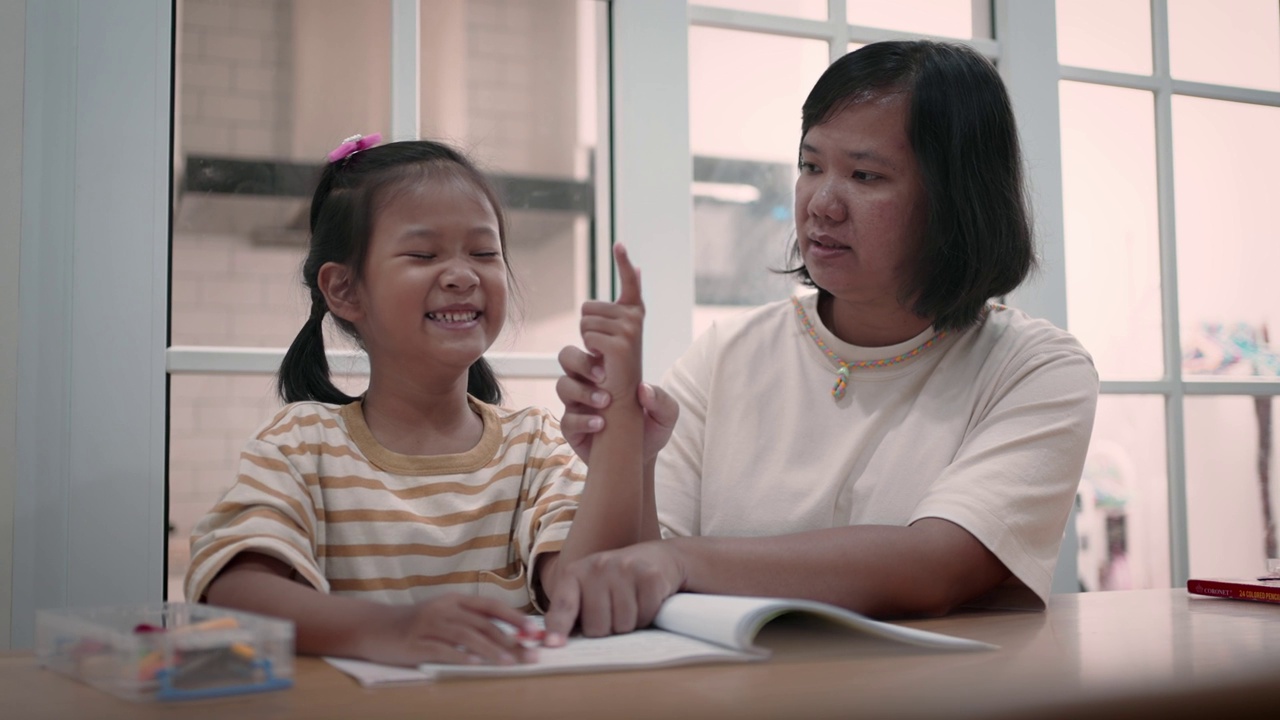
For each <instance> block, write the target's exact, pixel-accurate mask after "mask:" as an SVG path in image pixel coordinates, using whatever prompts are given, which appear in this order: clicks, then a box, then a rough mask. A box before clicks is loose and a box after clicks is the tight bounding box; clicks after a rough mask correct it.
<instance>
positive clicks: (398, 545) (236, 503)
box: [186, 136, 657, 665]
mask: <svg viewBox="0 0 1280 720" xmlns="http://www.w3.org/2000/svg"><path fill="white" fill-rule="evenodd" d="M376 142H377V137H376V136H371V137H369V138H362V137H360V136H356V137H353V138H349V139H348V140H347V141H344V142H343V144H342V145H341V146H339V148H338V149H337V150H335V151H334V152H333V153H330V155H329V161H330V162H329V164H328V165H327V166H326V167H325V169H324V172H323V174H322V175H321V178H320V182H319V185H318V187H317V188H316V191H315V195H314V197H313V198H312V202H311V242H310V251H309V254H308V256H307V259H306V262H305V264H304V266H303V280H304V282H305V284H306V286H307V288H308V290H309V291H310V296H311V314H310V318H309V319H308V320H307V322H306V324H305V325H304V326H303V328H302V330H301V332H299V333H298V337H297V338H296V339H295V340H294V342H293V344H292V346H291V347H290V348H289V351H288V353H287V354H286V356H285V359H284V362H283V363H282V364H281V366H280V372H279V377H278V389H279V392H280V395H281V397H282V398H283V399H284V400H285V401H286V402H288V403H290V404H289V405H287V406H286V407H285V408H284V409H282V410H281V411H280V412H279V413H278V414H277V415H276V416H275V417H274V418H272V419H271V421H269V422H268V423H266V424H265V425H264V426H263V427H262V428H261V429H260V430H259V431H258V432H257V433H256V434H255V435H254V436H253V438H252V439H251V440H250V441H249V442H248V444H247V445H246V447H245V449H244V451H243V453H242V455H241V460H240V470H239V477H238V479H237V481H236V483H235V485H234V486H233V487H232V488H231V489H230V490H229V491H228V492H227V494H226V495H225V496H224V498H223V499H222V501H221V502H219V503H218V505H217V506H215V507H214V508H213V509H212V510H211V511H210V512H209V514H208V515H206V516H205V517H204V518H203V519H202V520H201V521H200V523H199V524H198V525H197V526H196V529H195V531H194V533H193V536H192V539H191V552H192V561H191V568H190V570H189V571H188V573H187V578H186V592H187V597H189V598H193V599H199V600H207V601H208V602H210V603H213V604H217V605H224V606H227V607H234V608H240V609H243V610H250V611H256V612H260V613H264V614H268V615H274V616H278V617H283V618H286V619H289V620H292V621H294V623H295V625H296V632H297V635H296V639H297V649H298V652H300V653H307V654H322V655H340V656H347V657H355V658H363V659H367V660H372V661H376V662H384V663H393V664H404V665H415V664H418V663H423V662H488V663H503V664H506V663H514V662H518V661H526V662H527V661H531V660H533V659H534V656H533V652H532V651H531V650H526V649H524V648H523V647H521V645H520V644H519V643H518V642H517V638H515V637H512V636H511V635H510V634H508V633H505V632H503V631H502V630H501V629H500V625H499V624H495V622H494V621H503V622H505V623H509V624H510V625H513V626H515V627H517V628H523V627H524V624H525V623H526V622H527V618H526V615H525V612H527V611H528V610H530V609H532V608H535V607H536V608H545V607H546V605H547V603H548V597H549V595H551V594H552V593H553V592H554V591H555V589H556V587H557V578H558V577H560V576H561V574H562V573H563V571H564V567H565V566H566V565H568V564H570V563H572V562H573V561H574V560H576V559H579V558H582V557H585V556H586V555H589V554H591V553H593V552H598V551H601V550H606V549H610V548H616V547H621V546H624V545H628V544H631V543H634V542H637V541H639V540H642V539H645V538H648V537H657V520H656V516H655V515H654V510H653V508H654V504H653V498H652V485H651V483H650V484H648V485H646V483H645V481H644V474H643V468H642V465H641V448H640V441H641V427H642V424H643V416H642V415H641V412H640V409H639V403H638V401H637V399H636V398H637V386H638V384H639V380H640V335H641V328H642V325H643V314H644V311H643V306H642V305H641V302H640V287H639V276H638V272H637V271H636V270H635V269H634V268H633V267H632V266H631V264H630V262H629V261H628V259H627V255H626V253H625V251H623V250H622V249H621V246H619V247H618V249H617V250H616V251H615V252H616V256H617V260H618V266H619V275H620V279H621V281H622V288H623V291H622V293H621V294H620V296H619V298H618V302H616V303H604V302H599V303H589V304H588V305H587V306H585V307H584V316H583V327H582V329H583V332H584V335H585V336H587V337H589V338H590V340H588V342H590V343H592V347H591V349H592V350H593V351H594V352H596V353H598V354H599V355H600V356H601V357H603V358H604V362H605V363H606V365H608V366H609V375H610V380H611V381H614V380H615V378H614V375H615V373H616V374H617V375H618V377H617V378H616V382H612V384H611V385H609V386H608V387H607V388H606V390H607V391H608V392H610V393H611V394H612V395H613V399H614V402H618V403H619V405H620V409H619V410H618V412H617V414H616V415H615V416H612V417H609V418H607V420H608V422H610V423H611V428H610V431H609V432H608V433H606V437H602V438H601V440H604V441H606V442H605V446H602V445H600V444H597V445H596V447H595V449H594V450H593V454H594V455H595V456H596V459H597V463H593V465H592V467H591V470H590V481H589V482H584V479H585V475H586V474H587V470H586V468H585V467H584V465H583V464H582V462H581V461H580V460H579V459H578V458H577V456H575V455H574V453H573V451H572V450H571V449H570V448H569V446H568V444H567V443H566V442H565V441H564V438H563V437H562V436H561V434H560V428H559V425H558V424H557V422H556V421H555V420H554V419H553V418H552V417H551V416H550V414H548V413H547V412H545V411H543V410H541V409H537V408H527V409H524V410H519V411H512V410H507V409H503V408H500V407H497V404H498V403H499V402H500V401H501V391H500V389H499V387H498V383H497V380H496V378H495V376H494V374H493V371H492V369H491V368H490V367H489V365H488V364H487V363H486V362H485V360H484V359H483V357H482V356H483V354H484V352H485V351H486V350H487V349H488V348H489V346H490V345H491V344H492V343H493V341H494V339H495V338H497V336H498V333H499V331H500V330H501V329H502V325H503V321H504V319H505V315H506V307H507V293H508V282H509V279H510V278H509V272H510V268H509V267H508V264H507V259H506V232H505V225H504V221H503V215H502V210H501V207H500V205H499V202H498V199H497V195H496V194H495V192H494V190H493V188H492V186H491V185H490V184H489V182H488V181H487V180H486V179H485V178H484V176H483V175H482V174H481V173H480V172H479V171H478V170H477V169H476V168H475V167H474V166H473V165H472V164H471V163H470V162H469V161H468V160H467V159H466V158H464V157H463V156H462V155H460V154H459V153H457V152H456V151H454V150H452V149H450V148H449V147H447V146H444V145H441V144H439V143H434V142H427V141H407V142H396V143H391V144H387V145H382V146H376ZM326 314H329V315H331V316H332V317H333V320H334V322H335V323H336V324H337V326H338V327H340V328H341V329H342V330H343V331H345V332H346V333H348V334H349V335H351V336H352V337H353V338H354V339H355V340H356V341H357V342H358V343H359V344H360V345H361V346H363V348H364V349H365V351H366V352H367V353H368V356H369V366H370V374H369V387H368V389H367V390H366V391H365V393H364V395H362V396H361V397H359V398H353V397H348V396H347V395H345V394H343V393H342V392H341V391H340V390H338V389H337V388H336V387H335V386H334V385H333V383H332V382H331V381H330V378H329V368H328V364H327V362H326V360H325V355H324V336H323V332H322V324H323V320H324V317H325V315H326ZM570 521H572V525H571V522H570ZM565 588H566V589H565V590H564V591H563V592H564V593H570V594H572V593H576V592H577V591H578V590H577V585H576V584H569V583H566V584H565ZM556 602H559V603H565V602H572V603H575V604H576V602H577V597H573V598H563V597H557V598H556ZM563 642H564V638H563V636H562V634H557V635H556V636H550V637H547V638H546V643H547V644H552V645H558V644H561V643H563Z"/></svg>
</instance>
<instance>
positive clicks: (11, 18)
mask: <svg viewBox="0 0 1280 720" xmlns="http://www.w3.org/2000/svg"><path fill="white" fill-rule="evenodd" d="M25 29H26V3H24V2H22V1H21V0H4V2H0V137H6V138H10V139H13V138H21V137H22V73H23V62H22V59H23V50H24V47H25V45H24V39H25ZM21 207H22V143H20V142H6V143H0V648H8V647H9V645H10V640H9V637H10V632H9V629H10V617H11V614H12V608H13V510H14V504H13V501H14V488H15V487H16V486H17V484H18V466H17V462H16V457H17V454H18V452H17V447H18V445H17V425H18V411H17V399H16V395H17V387H18V245H19V242H18V239H19V236H20V234H21V230H22V216H21V212H20V211H21Z"/></svg>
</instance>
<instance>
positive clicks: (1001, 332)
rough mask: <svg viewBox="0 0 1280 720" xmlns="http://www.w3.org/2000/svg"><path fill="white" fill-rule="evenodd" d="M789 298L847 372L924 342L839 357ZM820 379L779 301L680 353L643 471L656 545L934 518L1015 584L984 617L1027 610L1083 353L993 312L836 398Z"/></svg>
mask: <svg viewBox="0 0 1280 720" xmlns="http://www.w3.org/2000/svg"><path fill="white" fill-rule="evenodd" d="M796 297H797V299H798V300H799V301H800V305H801V307H802V308H803V309H804V312H805V313H806V314H807V316H808V317H809V319H810V322H811V323H812V324H813V327H814V328H815V331H816V332H817V334H818V336H819V337H821V338H822V340H823V342H824V343H826V345H827V347H828V348H830V349H831V350H832V351H833V352H834V353H836V354H837V355H838V356H839V357H841V358H843V359H844V360H845V361H848V362H856V361H859V360H878V359H883V358H890V357H894V356H897V355H901V354H905V353H907V352H909V351H910V350H912V349H913V348H916V347H918V346H919V345H921V344H922V343H924V342H925V341H926V340H928V339H929V338H930V337H932V336H933V335H934V331H933V329H932V328H930V329H928V330H926V331H925V332H923V333H921V334H920V335H919V336H917V337H915V338H912V339H910V340H907V341H906V342H903V343H901V344H900V345H894V346H890V347H882V348H861V347H857V346H853V345H849V344H847V343H844V342H842V341H841V340H839V339H838V338H836V336H835V335H833V334H832V333H831V332H830V331H829V330H828V329H827V328H826V327H825V326H823V324H822V321H821V320H820V319H819V317H818V313H817V311H816V309H815V304H816V302H817V291H815V290H808V289H805V290H800V291H798V292H797V294H796ZM838 367H839V365H838V364H837V363H836V361H834V360H832V359H831V358H829V357H828V356H827V355H826V354H825V353H824V352H823V351H822V350H821V349H819V347H818V346H817V344H816V343H815V342H814V340H813V338H812V337H810V336H809V334H808V332H807V331H806V330H805V329H804V327H803V325H802V323H801V321H800V318H799V315H798V313H797V312H796V309H795V308H794V307H793V304H792V302H791V301H790V300H785V301H781V302H776V303H772V304H769V305H765V306H762V307H759V308H756V309H753V310H750V311H747V312H744V313H743V314H742V315H739V316H735V317H734V318H732V319H730V320H728V321H725V322H721V323H718V324H716V325H714V326H713V327H712V328H711V329H709V330H708V331H707V332H706V333H705V334H703V335H702V337H700V338H699V339H698V340H696V341H695V342H694V344H693V345H692V346H691V347H690V349H689V351H688V352H686V353H685V354H684V356H683V357H682V358H681V359H680V360H679V361H678V362H677V363H676V364H675V366H673V367H672V369H671V371H670V372H669V373H668V374H667V376H666V378H665V379H664V381H663V386H664V387H665V388H666V389H667V390H668V391H669V392H670V393H672V394H673V395H674V396H675V398H676V399H677V400H678V401H679V403H680V413H681V414H680V420H679V422H678V423H677V425H676V429H675V432H674V434H673V436H672V438H671V442H670V443H669V444H668V445H667V447H666V449H664V450H663V452H662V453H661V454H660V456H659V458H658V469H657V478H656V482H657V501H658V515H659V519H660V521H661V524H662V528H663V533H664V535H666V536H689V535H707V536H729V537H734V536H737V537H744V536H766V535H781V534H787V533H794V532H801V531H805V530H816V529H823V528H832V527H842V526H848V525H863V524H878V525H901V526H905V525H909V524H911V523H912V522H914V521H916V520H919V519H921V518H925V517H934V518H942V519H945V520H949V521H951V522H953V523H955V524H957V525H959V526H961V527H963V528H965V529H966V530H967V531H969V532H970V533H971V534H972V535H973V536H974V537H976V538H977V539H978V540H979V541H980V542H982V543H983V544H984V545H985V546H986V547H987V548H988V549H990V550H991V552H992V553H994V554H995V555H996V557H998V558H999V559H1000V561H1001V562H1003V563H1004V565H1005V567H1007V568H1008V569H1009V570H1010V572H1012V573H1013V575H1014V577H1015V578H1016V580H1017V581H1020V583H1021V584H1019V583H1017V582H1011V583H1006V585H1005V586H1003V587H1002V589H1001V591H1000V592H997V594H996V597H990V598H984V600H983V602H984V603H986V604H997V605H1014V606H1026V605H1028V602H1029V603H1030V604H1031V605H1032V606H1038V607H1043V603H1044V601H1045V600H1046V599H1047V597H1048V594H1049V590H1050V586H1051V584H1052V579H1053V568H1054V565H1055V563H1056V562H1057V556H1058V548H1059V545H1060V544H1061V542H1062V533H1063V528H1064V527H1065V524H1066V519H1067V517H1068V514H1069V511H1070V508H1071V504H1072V502H1073V500H1074V497H1075V491H1076V487H1077V485H1078V483H1079V479H1080V472H1081V469H1082V468H1083V465H1084V458H1085V452H1086V450H1087V449H1088V445H1089V436H1090V433H1091V431H1092V427H1093V417H1094V410H1095V407H1096V405H1097V397H1098V375H1097V372H1096V371H1095V370H1094V367H1093V361H1092V359H1091V358H1090V357H1089V354H1088V353H1087V352H1086V351H1085V350H1084V348H1082V347H1081V346H1080V344H1079V343H1078V342H1077V341H1076V340H1075V338H1073V337H1072V336H1071V335H1069V334H1068V333H1066V332H1065V331H1063V330H1060V329H1058V328H1057V327H1055V326H1053V325H1052V324H1050V323H1048V322H1046V321H1043V320H1037V319H1034V318H1031V317H1029V316H1028V315H1026V314H1025V313H1023V312H1021V311H1019V310H1015V309H1011V308H1005V307H1003V306H998V305H994V306H992V309H991V310H990V312H988V313H987V315H986V317H985V319H984V320H983V321H981V322H980V323H979V324H978V325H976V326H974V327H971V328H968V329H966V330H963V331H960V332H953V333H949V334H948V335H947V336H945V337H943V338H941V339H940V340H938V341H937V342H936V343H935V344H934V345H933V346H932V347H930V348H928V349H927V350H924V351H922V352H921V353H920V354H918V355H916V356H915V357H913V358H911V359H909V360H906V361H904V362H901V363H897V364H894V365H891V366H888V367H880V368H870V369H852V370H851V371H850V377H849V384H848V389H847V390H846V392H845V394H844V397H843V398H841V399H840V400H836V399H834V398H833V397H832V395H831V389H832V387H833V385H834V383H835V380H836V371H837V369H838ZM1023 585H1025V588H1029V589H1030V590H1032V591H1033V592H1034V593H1035V595H1036V596H1037V597H1036V598H1028V597H1026V596H1027V593H1026V590H1025V588H1024V587H1022V586H1023ZM1019 595H1021V597H1019Z"/></svg>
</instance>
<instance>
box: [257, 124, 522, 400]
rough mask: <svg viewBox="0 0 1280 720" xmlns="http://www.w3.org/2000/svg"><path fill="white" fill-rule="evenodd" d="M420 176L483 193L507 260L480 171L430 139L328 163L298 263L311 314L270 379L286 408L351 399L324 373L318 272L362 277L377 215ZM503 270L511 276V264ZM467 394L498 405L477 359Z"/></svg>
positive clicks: (492, 382)
mask: <svg viewBox="0 0 1280 720" xmlns="http://www.w3.org/2000/svg"><path fill="white" fill-rule="evenodd" d="M427 178H432V179H435V180H438V181H442V182H459V181H460V182H464V183H466V184H468V185H470V186H471V187H473V188H475V189H476V190H478V191H479V192H480V193H481V194H483V195H484V197H485V198H486V199H487V200H488V202H489V205H490V206H492V207H493V213H494V215H495V216H496V217H497V219H498V241H499V243H500V244H501V247H502V256H503V261H504V262H506V258H507V252H506V250H507V225H506V218H505V216H504V214H503V212H502V203H501V202H500V200H499V198H498V193H497V191H496V190H495V189H494V187H493V184H492V183H490V182H489V179H488V178H486V177H485V175H484V173H482V172H480V170H479V169H478V168H477V167H476V166H475V164H473V163H472V162H471V160H469V159H468V158H467V157H466V156H465V155H463V154H462V153H461V152H459V151H458V150H455V149H454V148H452V147H449V146H448V145H445V144H444V143H439V142H434V141H431V140H405V141H401V142H393V143H388V144H386V145H376V146H374V147H370V148H367V149H365V150H360V151H358V152H355V153H353V154H351V155H348V156H347V157H345V158H343V159H341V160H338V161H336V162H330V163H328V164H327V165H325V166H324V169H323V170H322V171H321V173H320V180H319V182H318V183H317V185H316V190H315V194H314V195H312V197H311V215H310V218H311V241H310V243H309V245H308V248H307V259H306V260H305V261H303V264H302V283H303V284H304V285H305V286H306V288H307V291H308V293H309V294H310V299H311V312H310V315H309V316H308V319H307V322H306V323H305V324H304V325H303V326H302V329H301V330H300V331H299V332H298V336H297V337H296V338H294V340H293V343H292V344H291V345H290V346H289V350H288V352H286V353H285V356H284V361H283V362H281V363H280V370H279V372H278V373H277V375H276V391H277V392H278V393H279V395H280V398H281V399H282V400H284V401H285V402H299V401H302V400H317V401H320V402H327V403H335V404H347V403H350V402H353V401H355V398H353V397H351V396H349V395H347V394H346V393H344V392H342V391H341V390H339V389H338V388H337V386H335V385H334V384H333V380H332V378H331V377H330V374H329V362H328V359H327V358H326V357H325V351H324V316H325V314H326V313H327V312H328V309H329V308H328V304H327V303H326V302H325V299H324V293H322V292H321V291H320V284H319V282H318V276H319V273H320V268H321V267H323V266H324V264H325V263H328V262H335V263H339V264H342V265H346V266H347V267H348V268H350V270H351V272H352V274H353V275H354V276H355V277H357V278H360V277H362V276H363V272H362V271H363V269H364V264H365V256H366V254H367V252H368V249H369V240H370V237H371V236H372V234H373V221H374V214H375V213H376V211H377V209H378V208H379V207H380V206H381V205H382V204H383V203H385V202H386V201H387V198H388V196H389V195H390V194H391V193H393V192H397V191H399V190H401V189H403V188H405V187H408V186H410V185H412V184H413V183H418V182H422V181H424V180H426V179H427ZM507 272H508V275H510V272H511V266H510V265H508V266H507ZM333 320H334V323H335V324H336V325H337V326H338V327H339V328H340V329H342V331H343V332H345V333H346V334H347V335H349V336H351V337H352V338H354V339H355V340H356V342H359V341H360V336H359V334H358V333H357V332H356V329H355V327H354V326H353V325H352V324H351V323H349V322H347V321H346V320H343V319H342V318H340V317H338V316H336V315H334V316H333ZM467 392H468V393H470V394H471V395H473V396H475V397H476V398H477V399H479V400H482V401H484V402H487V403H490V404H494V405H496V404H498V403H499V402H501V401H502V388H501V386H500V385H499V384H498V378H497V375H495V374H494V372H493V368H491V367H490V366H489V363H488V362H487V361H486V360H485V359H484V358H480V359H479V360H477V361H476V362H474V363H472V365H471V367H470V368H469V371H468V374H467Z"/></svg>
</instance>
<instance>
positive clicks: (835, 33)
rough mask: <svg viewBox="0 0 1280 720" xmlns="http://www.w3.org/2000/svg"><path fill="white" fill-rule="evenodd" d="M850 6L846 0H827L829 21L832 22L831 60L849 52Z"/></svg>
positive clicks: (833, 60)
mask: <svg viewBox="0 0 1280 720" xmlns="http://www.w3.org/2000/svg"><path fill="white" fill-rule="evenodd" d="M848 15H849V7H848V4H847V3H846V2H845V0H827V22H829V23H831V32H832V35H831V56H830V57H831V62H835V61H836V60H839V59H840V58H841V57H843V56H844V55H845V54H847V53H848V52H849V20H848V19H847V18H848Z"/></svg>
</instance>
